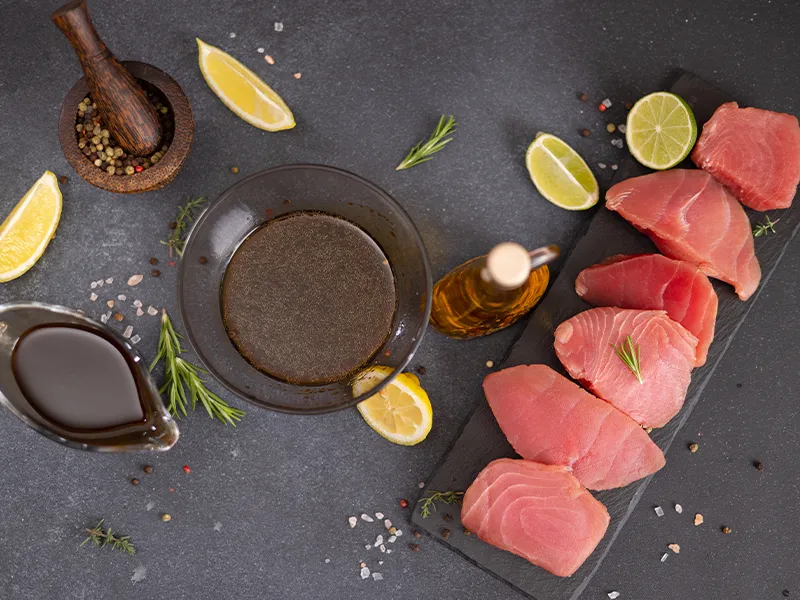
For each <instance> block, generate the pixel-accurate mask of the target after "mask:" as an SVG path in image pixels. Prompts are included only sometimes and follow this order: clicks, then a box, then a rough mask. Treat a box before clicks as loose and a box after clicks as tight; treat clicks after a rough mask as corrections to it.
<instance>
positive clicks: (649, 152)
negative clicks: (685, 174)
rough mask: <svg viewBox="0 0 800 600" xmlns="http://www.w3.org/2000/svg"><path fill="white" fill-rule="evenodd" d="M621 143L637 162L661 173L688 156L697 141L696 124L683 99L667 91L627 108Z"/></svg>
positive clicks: (649, 96) (656, 93)
mask: <svg viewBox="0 0 800 600" xmlns="http://www.w3.org/2000/svg"><path fill="white" fill-rule="evenodd" d="M625 140H626V141H627V143H628V150H629V151H630V153H631V154H632V155H633V157H634V158H635V159H636V160H637V161H639V162H640V163H642V164H643V165H644V166H646V167H649V168H651V169H654V170H656V171H664V170H666V169H671V168H672V167H674V166H676V165H678V164H680V163H681V162H682V161H683V160H684V159H685V158H686V157H687V156H689V153H690V152H691V151H692V148H694V144H695V142H696V141H697V121H696V120H695V118H694V113H693V112H692V109H691V108H690V107H689V105H688V104H687V103H686V101H685V100H684V99H683V98H681V97H680V96H678V95H676V94H671V93H669V92H654V93H652V94H649V95H647V96H645V97H644V98H641V99H639V101H638V102H637V103H636V104H634V105H633V108H631V110H630V112H629V113H628V121H627V124H626V130H625Z"/></svg>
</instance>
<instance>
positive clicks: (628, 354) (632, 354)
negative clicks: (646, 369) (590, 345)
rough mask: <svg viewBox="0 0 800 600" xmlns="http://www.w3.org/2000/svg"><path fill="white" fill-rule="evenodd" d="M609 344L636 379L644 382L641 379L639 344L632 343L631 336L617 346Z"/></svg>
mask: <svg viewBox="0 0 800 600" xmlns="http://www.w3.org/2000/svg"><path fill="white" fill-rule="evenodd" d="M609 345H610V346H611V347H612V348H614V352H616V353H617V356H619V358H620V360H621V361H622V362H624V363H625V366H626V367H628V368H629V369H630V370H631V373H633V374H634V375H636V379H638V380H639V383H644V379H642V365H641V363H640V362H639V344H634V343H633V338H632V337H631V336H628V337H626V338H625V341H624V342H622V343H621V344H620V345H619V346H615V345H614V344H609Z"/></svg>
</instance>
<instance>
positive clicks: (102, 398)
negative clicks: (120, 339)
mask: <svg viewBox="0 0 800 600" xmlns="http://www.w3.org/2000/svg"><path fill="white" fill-rule="evenodd" d="M128 361H129V358H128V356H127V354H125V353H124V352H123V351H122V349H121V348H119V347H118V344H117V343H116V342H115V341H112V340H111V339H110V338H107V337H106V336H103V335H101V334H99V333H97V332H95V331H93V330H89V329H84V328H82V327H76V326H68V325H47V326H42V327H36V328H34V329H31V330H30V331H27V332H26V333H25V334H24V335H23V336H22V337H21V338H20V339H19V341H18V342H17V344H16V346H15V348H14V352H13V353H12V357H11V364H12V369H13V372H14V377H15V379H16V380H17V385H18V386H19V388H20V390H21V391H22V394H23V395H24V396H25V399H26V400H27V401H28V403H30V405H31V406H32V407H33V408H34V409H35V410H36V411H37V412H38V413H39V414H41V415H42V416H44V417H45V418H46V419H48V420H49V421H51V422H53V423H55V424H57V425H60V426H61V427H64V428H67V429H73V430H81V431H93V430H107V429H109V428H113V427H117V426H120V425H126V424H130V423H141V422H143V421H144V417H145V414H144V409H143V407H142V402H141V399H140V397H139V386H138V384H137V378H136V376H135V375H134V370H133V369H132V367H131V365H130V364H129V362H128Z"/></svg>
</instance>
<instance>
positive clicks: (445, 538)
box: [442, 529, 451, 540]
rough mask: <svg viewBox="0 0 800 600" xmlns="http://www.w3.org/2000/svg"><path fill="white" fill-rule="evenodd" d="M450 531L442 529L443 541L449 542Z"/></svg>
mask: <svg viewBox="0 0 800 600" xmlns="http://www.w3.org/2000/svg"><path fill="white" fill-rule="evenodd" d="M450 533H451V532H450V530H449V529H442V539H443V540H448V539H450Z"/></svg>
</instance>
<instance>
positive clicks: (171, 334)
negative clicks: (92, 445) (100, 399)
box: [150, 310, 244, 427]
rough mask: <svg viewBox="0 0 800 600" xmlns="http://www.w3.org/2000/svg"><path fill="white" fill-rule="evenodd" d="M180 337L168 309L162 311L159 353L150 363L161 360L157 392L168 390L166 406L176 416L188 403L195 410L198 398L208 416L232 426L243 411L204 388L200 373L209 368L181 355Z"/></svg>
mask: <svg viewBox="0 0 800 600" xmlns="http://www.w3.org/2000/svg"><path fill="white" fill-rule="evenodd" d="M182 337H183V336H181V335H180V334H179V333H178V332H177V331H175V328H174V327H173V326H172V321H171V320H170V318H169V315H167V311H166V310H164V311H162V314H161V334H160V335H159V338H158V354H157V355H156V357H155V359H154V360H153V362H152V364H151V365H150V370H151V371H152V370H153V369H154V368H155V366H156V365H157V364H158V362H159V361H161V360H163V361H164V378H165V382H164V385H163V386H162V388H161V389H160V390H159V392H160V393H161V394H164V393H166V394H167V410H169V412H170V414H171V415H172V416H174V417H175V418H176V419H180V418H181V415H183V416H186V414H187V405H188V404H189V403H191V405H192V410H194V409H195V407H196V406H197V402H198V401H199V402H200V404H202V405H203V408H205V409H206V412H207V413H208V416H209V417H211V418H213V419H219V420H220V421H222V422H223V423H225V424H227V425H233V426H234V427H235V426H236V422H237V421H239V420H241V418H242V416H244V411H242V410H239V409H238V408H233V407H231V406H230V405H228V403H227V402H225V400H223V399H222V398H220V397H219V396H217V395H216V394H215V393H214V392H212V391H210V390H209V389H208V388H206V386H205V381H204V380H203V379H201V378H200V374H201V373H203V374H207V373H208V372H207V371H205V370H203V369H201V368H199V367H196V366H194V365H193V364H191V363H188V362H186V361H185V360H184V359H182V358H181V357H180V354H181V353H182V352H183V348H182V347H181V339H182ZM187 390H188V391H187Z"/></svg>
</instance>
